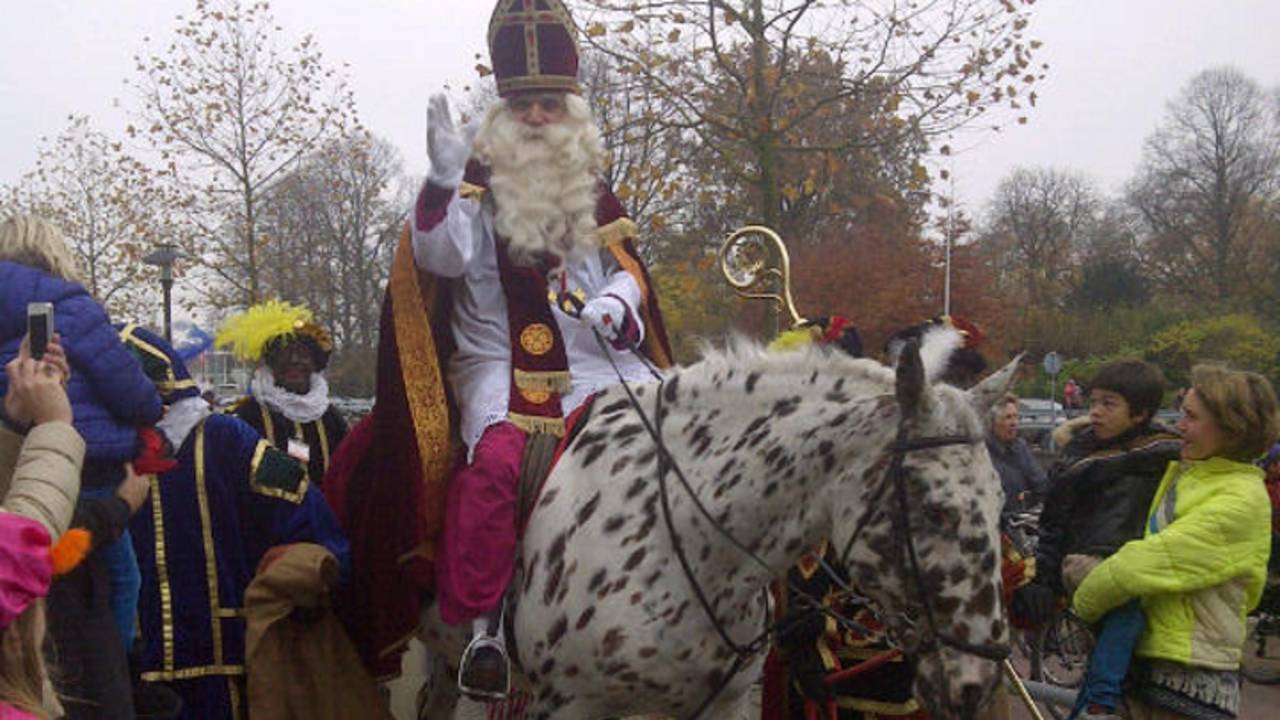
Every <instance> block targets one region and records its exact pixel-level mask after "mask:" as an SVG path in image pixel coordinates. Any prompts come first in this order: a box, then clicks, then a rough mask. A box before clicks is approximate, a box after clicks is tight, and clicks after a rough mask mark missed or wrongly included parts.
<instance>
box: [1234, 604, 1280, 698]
mask: <svg viewBox="0 0 1280 720" xmlns="http://www.w3.org/2000/svg"><path fill="white" fill-rule="evenodd" d="M1278 626H1280V619H1277V618H1275V617H1271V616H1266V615H1264V616H1262V617H1257V616H1253V617H1250V618H1249V634H1248V635H1247V636H1246V637H1245V640H1244V655H1243V656H1241V658H1240V674H1241V675H1243V676H1244V679H1245V680H1248V681H1249V682H1251V683H1253V684H1255V685H1277V684H1280V654H1268V652H1267V650H1268V646H1269V645H1270V646H1271V647H1275V646H1276V645H1278V644H1280V637H1277V636H1278V635H1280V627H1278Z"/></svg>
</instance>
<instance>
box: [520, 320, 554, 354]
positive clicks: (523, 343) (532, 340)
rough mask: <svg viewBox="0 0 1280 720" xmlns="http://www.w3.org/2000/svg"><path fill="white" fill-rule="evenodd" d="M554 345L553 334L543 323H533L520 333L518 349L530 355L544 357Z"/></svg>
mask: <svg viewBox="0 0 1280 720" xmlns="http://www.w3.org/2000/svg"><path fill="white" fill-rule="evenodd" d="M555 344H556V336H555V334H554V333H553V332H551V328H549V327H547V326H546V325H545V324H543V323H533V324H532V325H529V326H528V327H526V328H525V329H524V330H521V331H520V347H521V348H523V349H524V351H525V352H527V353H529V354H530V355H546V354H547V353H549V352H551V348H553V347H555Z"/></svg>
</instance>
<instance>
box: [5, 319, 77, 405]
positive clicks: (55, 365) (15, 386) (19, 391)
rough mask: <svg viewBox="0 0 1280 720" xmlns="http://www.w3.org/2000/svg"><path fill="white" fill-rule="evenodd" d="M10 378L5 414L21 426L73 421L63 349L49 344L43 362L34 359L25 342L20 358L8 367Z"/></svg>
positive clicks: (19, 351) (54, 344)
mask: <svg viewBox="0 0 1280 720" xmlns="http://www.w3.org/2000/svg"><path fill="white" fill-rule="evenodd" d="M4 369H5V374H6V375H8V376H9V392H8V393H7V394H6V395H5V397H4V414H5V417H7V418H8V419H9V420H10V421H11V422H13V423H16V424H18V425H39V424H41V423H46V422H55V421H57V422H65V423H70V422H71V420H72V414H71V401H70V400H69V399H68V398H67V391H66V388H65V387H63V383H64V382H65V381H66V377H67V375H66V373H67V362H66V356H65V355H64V354H63V352H62V348H61V346H59V345H58V344H57V343H56V342H54V343H50V344H49V349H48V351H46V354H45V357H44V359H41V360H33V359H32V358H31V350H30V346H29V344H28V342H27V340H26V339H23V341H22V345H21V346H20V347H19V349H18V356H17V357H15V358H14V359H13V360H11V361H9V364H7V365H5V368H4Z"/></svg>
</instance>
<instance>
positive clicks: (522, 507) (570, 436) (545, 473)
mask: <svg viewBox="0 0 1280 720" xmlns="http://www.w3.org/2000/svg"><path fill="white" fill-rule="evenodd" d="M595 401H596V396H595V395H592V396H591V397H589V398H587V399H586V400H585V401H584V402H583V403H582V405H580V406H579V407H578V409H577V410H574V411H573V412H572V413H571V414H570V415H569V417H567V418H565V422H564V425H565V430H564V436H563V437H556V436H555V435H552V434H551V433H543V432H535V433H531V434H530V435H529V442H528V443H526V444H525V446H524V457H523V458H522V459H521V461H520V481H519V482H520V484H519V490H518V491H517V494H516V537H517V539H520V538H523V537H524V531H525V528H527V527H529V518H530V517H531V516H532V515H533V509H534V508H535V507H537V504H538V498H540V497H542V489H543V487H544V486H545V485H546V484H547V478H548V477H550V476H551V471H552V470H553V469H554V468H555V466H556V462H557V461H558V460H559V459H560V456H561V455H563V454H564V452H565V450H567V449H568V448H569V445H570V444H571V443H573V441H574V440H575V439H577V437H578V434H579V433H580V432H581V431H582V428H583V427H585V426H586V424H587V420H590V419H591V407H592V406H593V405H595Z"/></svg>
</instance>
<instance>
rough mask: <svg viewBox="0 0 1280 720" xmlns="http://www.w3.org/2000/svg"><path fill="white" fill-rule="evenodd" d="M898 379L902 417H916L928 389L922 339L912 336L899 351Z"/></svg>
mask: <svg viewBox="0 0 1280 720" xmlns="http://www.w3.org/2000/svg"><path fill="white" fill-rule="evenodd" d="M896 370H897V380H896V382H895V383H894V390H895V394H896V395H897V396H898V407H899V408H900V409H901V410H902V417H904V418H911V417H915V416H916V413H917V412H919V410H920V405H921V403H922V402H923V400H924V396H925V392H926V391H927V389H928V388H927V387H926V382H927V381H926V380H925V375H924V362H922V361H921V360H920V341H919V340H916V339H915V338H912V339H911V340H908V341H907V342H906V344H905V345H903V346H902V350H901V352H899V353H898V367H897V369H896Z"/></svg>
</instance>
